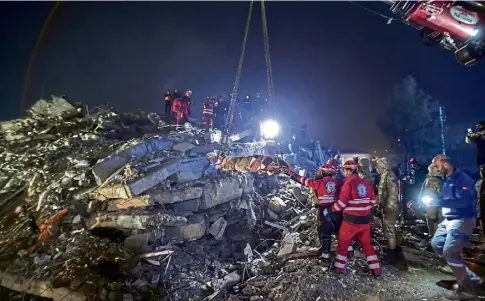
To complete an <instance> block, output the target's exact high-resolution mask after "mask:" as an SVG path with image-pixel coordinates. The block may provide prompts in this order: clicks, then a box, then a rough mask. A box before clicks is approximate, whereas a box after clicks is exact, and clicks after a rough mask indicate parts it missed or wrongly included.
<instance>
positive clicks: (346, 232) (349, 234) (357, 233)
mask: <svg viewBox="0 0 485 301" xmlns="http://www.w3.org/2000/svg"><path fill="white" fill-rule="evenodd" d="M342 169H343V172H344V176H345V181H344V184H343V185H342V189H341V191H340V195H339V200H338V201H337V202H335V203H334V204H333V206H332V213H336V212H340V211H342V212H343V222H342V225H341V226H340V231H339V235H338V245H337V257H336V259H335V267H336V272H337V273H339V274H343V273H344V272H345V261H346V260H347V253H348V247H349V246H350V244H351V243H352V240H353V239H354V237H356V238H357V239H358V240H359V242H360V245H361V247H362V251H363V253H364V255H365V256H366V258H367V262H368V263H369V269H370V270H371V272H372V274H373V275H374V276H375V277H378V276H380V275H381V267H380V264H379V259H378V258H377V255H376V253H375V251H374V247H373V246H372V244H371V226H372V217H373V216H372V211H371V210H372V207H374V205H375V203H376V198H375V194H374V189H373V188H372V186H371V185H370V184H369V183H368V182H367V181H365V180H363V179H361V178H360V177H359V174H358V171H357V162H354V161H352V160H349V161H346V162H345V163H344V164H343V165H342Z"/></svg>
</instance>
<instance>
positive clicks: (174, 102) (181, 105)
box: [164, 90, 192, 125]
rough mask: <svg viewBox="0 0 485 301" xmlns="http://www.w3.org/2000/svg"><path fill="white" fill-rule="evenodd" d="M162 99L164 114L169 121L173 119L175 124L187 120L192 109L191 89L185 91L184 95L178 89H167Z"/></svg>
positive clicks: (180, 123)
mask: <svg viewBox="0 0 485 301" xmlns="http://www.w3.org/2000/svg"><path fill="white" fill-rule="evenodd" d="M164 101H165V115H166V116H168V118H169V121H170V122H172V121H173V119H175V121H176V123H175V124H176V125H183V124H184V123H185V122H187V121H188V120H189V116H190V115H191V111H192V91H190V90H187V91H185V93H184V96H182V95H181V94H180V92H179V91H178V90H173V92H171V91H167V92H166V93H165V96H164Z"/></svg>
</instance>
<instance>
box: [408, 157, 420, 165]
mask: <svg viewBox="0 0 485 301" xmlns="http://www.w3.org/2000/svg"><path fill="white" fill-rule="evenodd" d="M409 163H411V164H418V160H416V158H414V157H413V158H411V159H410V160H409Z"/></svg>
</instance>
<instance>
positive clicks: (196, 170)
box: [171, 157, 210, 184]
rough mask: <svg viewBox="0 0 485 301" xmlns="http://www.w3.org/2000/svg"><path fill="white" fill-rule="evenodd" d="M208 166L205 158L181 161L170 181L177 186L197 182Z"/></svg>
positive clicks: (208, 163)
mask: <svg viewBox="0 0 485 301" xmlns="http://www.w3.org/2000/svg"><path fill="white" fill-rule="evenodd" d="M209 165H210V162H209V160H207V158H206V157H196V158H189V159H183V160H181V161H180V167H179V169H178V170H177V173H176V174H175V175H174V176H172V177H171V180H173V181H174V182H176V183H178V184H183V183H187V182H190V181H194V180H198V179H200V178H201V177H202V176H203V175H204V171H205V170H206V169H207V167H209Z"/></svg>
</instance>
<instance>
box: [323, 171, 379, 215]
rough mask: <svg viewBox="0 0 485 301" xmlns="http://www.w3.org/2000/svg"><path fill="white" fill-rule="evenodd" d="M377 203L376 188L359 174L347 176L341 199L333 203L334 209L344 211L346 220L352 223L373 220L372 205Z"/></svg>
mask: <svg viewBox="0 0 485 301" xmlns="http://www.w3.org/2000/svg"><path fill="white" fill-rule="evenodd" d="M375 203H376V196H375V194H374V188H373V187H372V186H371V184H369V182H367V181H366V180H364V179H362V178H360V177H359V175H358V174H352V175H350V176H348V177H347V178H345V181H344V184H343V185H342V189H341V191H340V195H339V200H338V201H337V202H336V203H334V204H333V206H332V211H333V212H338V211H343V216H344V221H347V222H349V223H352V224H368V223H370V222H372V207H374V205H375Z"/></svg>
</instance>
